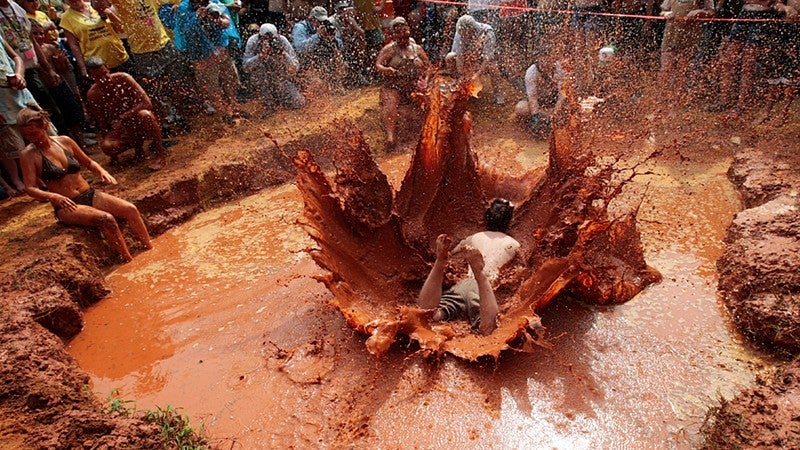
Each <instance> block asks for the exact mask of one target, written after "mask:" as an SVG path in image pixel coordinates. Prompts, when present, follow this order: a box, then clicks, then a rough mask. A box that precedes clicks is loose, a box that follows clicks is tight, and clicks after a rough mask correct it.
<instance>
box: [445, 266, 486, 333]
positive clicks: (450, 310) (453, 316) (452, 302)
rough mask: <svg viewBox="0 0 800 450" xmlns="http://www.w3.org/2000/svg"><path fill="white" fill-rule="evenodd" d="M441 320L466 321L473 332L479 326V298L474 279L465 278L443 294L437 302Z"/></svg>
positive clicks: (476, 283)
mask: <svg viewBox="0 0 800 450" xmlns="http://www.w3.org/2000/svg"><path fill="white" fill-rule="evenodd" d="M439 310H440V311H442V313H443V314H444V318H443V320H448V321H450V320H466V321H467V322H469V324H470V326H472V330H473V331H478V327H479V326H480V324H481V298H480V294H479V292H478V282H477V281H475V278H465V279H463V280H461V281H459V282H458V283H456V285H455V286H453V287H451V288H450V289H448V290H447V291H445V292H444V293H442V298H441V300H439Z"/></svg>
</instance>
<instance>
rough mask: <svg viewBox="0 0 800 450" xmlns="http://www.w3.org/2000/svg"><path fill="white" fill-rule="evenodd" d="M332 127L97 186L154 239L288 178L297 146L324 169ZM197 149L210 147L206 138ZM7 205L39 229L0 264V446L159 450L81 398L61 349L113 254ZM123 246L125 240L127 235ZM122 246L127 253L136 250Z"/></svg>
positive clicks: (97, 239)
mask: <svg viewBox="0 0 800 450" xmlns="http://www.w3.org/2000/svg"><path fill="white" fill-rule="evenodd" d="M351 119H353V120H355V121H356V122H358V120H359V118H358V117H356V118H351ZM338 126H340V123H337V122H335V121H334V122H331V123H329V126H328V128H326V129H324V130H323V129H320V130H311V131H310V132H307V133H305V134H304V135H303V136H302V137H299V138H295V139H294V140H289V141H287V142H284V143H281V144H280V147H277V146H276V145H275V143H273V142H269V141H268V140H265V139H253V140H252V145H251V146H250V147H249V148H245V149H241V152H240V153H238V154H237V155H236V158H219V155H214V152H213V151H208V152H205V151H203V150H202V149H201V154H200V155H199V156H198V160H197V161H189V162H187V163H186V165H185V166H183V167H180V168H179V169H178V171H180V173H181V175H180V176H177V177H175V176H173V177H160V178H155V179H153V178H151V179H149V180H147V181H148V182H146V183H145V182H142V180H140V179H136V176H137V174H138V172H137V171H140V169H139V168H138V167H137V168H129V169H127V170H123V172H122V173H121V177H122V178H123V179H124V178H125V177H128V178H129V180H128V182H127V183H125V184H126V185H128V186H129V187H128V189H125V190H124V191H123V189H121V188H113V187H112V188H110V189H109V188H108V187H105V186H104V189H106V190H107V192H110V193H117V192H119V193H120V195H121V196H123V197H124V198H126V199H128V200H130V201H132V202H133V203H134V204H136V206H137V207H138V208H139V210H140V212H141V213H142V216H143V217H144V219H145V222H146V223H147V224H148V228H149V230H150V232H151V234H152V235H153V236H157V235H160V234H162V233H163V232H165V231H167V230H168V229H170V228H172V227H174V226H176V225H179V224H181V223H183V222H185V221H187V220H189V219H190V218H191V217H193V216H195V215H196V214H197V213H199V212H201V211H204V210H207V209H210V208H213V207H214V206H215V205H216V204H218V203H220V202H223V201H233V200H236V199H239V198H243V197H245V196H247V195H251V194H253V193H255V192H257V191H258V190H261V189H264V188H267V187H271V186H275V185H278V184H282V183H286V182H289V181H291V180H292V179H293V178H294V169H293V167H292V165H291V162H290V160H289V159H288V157H287V156H288V155H294V154H295V153H296V151H297V150H299V149H305V150H309V151H311V152H312V153H313V154H315V155H316V157H318V158H319V159H320V160H321V161H323V162H324V165H326V166H328V167H329V166H330V161H329V160H328V158H327V156H326V155H325V154H324V152H321V149H322V147H323V146H325V145H329V144H330V142H331V136H332V135H333V136H335V135H336V134H335V133H331V132H329V131H331V130H335V129H336V127H338ZM223 139H225V138H224V137H223ZM207 145H208V147H209V148H211V147H213V146H214V145H215V142H213V141H212V142H210V143H208V144H207ZM196 146H197V144H195V147H196ZM195 150H197V149H195ZM195 153H196V152H195ZM209 159H210V161H209ZM9 209H11V211H3V212H4V214H5V215H6V217H5V218H4V219H7V220H8V221H13V220H14V219H13V215H15V214H33V215H34V216H35V218H34V219H35V220H36V221H38V219H42V220H41V224H42V225H39V224H38V223H37V229H36V231H35V233H34V236H30V235H28V236H27V238H25V239H10V240H9V242H8V245H7V246H6V248H4V256H6V257H5V258H3V261H2V264H0V267H2V272H0V293H2V295H1V296H0V297H2V298H0V336H3V337H4V339H3V340H2V343H0V412H2V413H3V414H1V415H0V442H2V447H3V448H4V449H6V448H10V449H15V448H20V449H23V448H24V449H61V448H65V449H66V448H76V446H78V447H80V446H83V447H85V448H160V447H161V446H162V444H161V440H160V430H159V428H158V427H156V426H155V425H153V424H152V423H149V422H147V421H144V420H141V419H140V418H135V417H128V416H127V415H125V414H120V413H110V412H109V411H108V408H107V407H108V405H104V404H103V403H104V402H102V401H100V400H97V399H95V398H94V396H93V395H92V394H91V393H90V390H89V389H88V384H89V382H90V377H89V375H88V374H87V373H86V372H84V371H83V370H82V369H81V368H80V367H79V366H78V364H77V362H76V361H75V360H74V359H73V358H72V356H71V355H70V354H69V353H68V352H67V350H66V342H67V341H68V340H69V339H71V338H72V337H74V336H75V335H77V334H78V333H79V332H80V330H81V329H82V327H83V312H82V309H83V308H85V307H87V306H89V305H91V304H93V303H95V302H97V301H99V300H100V299H102V298H103V297H104V296H105V295H107V294H108V292H109V290H108V288H107V287H106V284H105V279H104V275H105V273H106V272H107V271H108V270H110V269H112V268H113V267H114V266H115V265H117V264H118V263H119V262H120V259H119V257H118V256H117V255H115V254H114V253H113V251H112V250H111V249H110V248H109V247H108V246H107V245H106V244H105V243H104V242H103V240H102V238H101V236H100V234H99V233H97V232H93V231H90V230H86V229H83V228H77V227H66V226H63V225H60V224H57V223H55V222H54V221H53V220H52V218H51V217H46V216H49V215H50V214H52V212H51V211H50V210H49V205H37V204H35V203H34V202H31V201H27V202H25V203H20V202H16V203H15V204H14V205H12V206H11V207H10V208H9ZM31 211H34V212H33V213H32V212H31ZM9 216H12V217H9ZM126 228H127V227H126ZM127 241H128V242H129V243H131V242H133V240H132V239H131V238H130V236H128V239H127ZM131 250H132V252H133V253H134V254H136V253H137V252H139V251H141V250H142V249H140V248H136V247H135V246H134V247H132V248H131Z"/></svg>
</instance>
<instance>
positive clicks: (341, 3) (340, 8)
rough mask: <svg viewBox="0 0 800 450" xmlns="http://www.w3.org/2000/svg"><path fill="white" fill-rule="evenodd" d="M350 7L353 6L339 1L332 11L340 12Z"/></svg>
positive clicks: (344, 0) (343, 0) (345, 1)
mask: <svg viewBox="0 0 800 450" xmlns="http://www.w3.org/2000/svg"><path fill="white" fill-rule="evenodd" d="M351 6H353V5H352V4H350V1H349V0H341V1H338V2H336V6H334V7H333V9H334V10H336V11H341V10H343V9H345V8H349V7H351Z"/></svg>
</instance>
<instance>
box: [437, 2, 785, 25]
mask: <svg viewBox="0 0 800 450" xmlns="http://www.w3.org/2000/svg"><path fill="white" fill-rule="evenodd" d="M422 2H423V3H435V4H441V5H457V6H464V5H466V3H464V2H459V1H454V0H422ZM471 6H483V7H485V8H487V9H506V10H509V11H521V12H524V11H534V12H545V13H561V14H579V15H586V16H605V17H624V18H629V19H648V20H675V21H688V20H695V21H698V22H789V21H788V20H784V19H737V18H735V17H734V18H723V17H702V18H700V17H698V18H695V19H687V18H686V17H673V18H672V19H667V18H666V17H664V16H645V15H639V14H618V13H605V12H595V11H580V10H578V11H576V10H569V9H546V8H531V7H528V6H502V5H487V4H483V3H473V4H472V5H471Z"/></svg>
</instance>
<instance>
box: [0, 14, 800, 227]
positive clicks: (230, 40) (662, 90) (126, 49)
mask: <svg viewBox="0 0 800 450" xmlns="http://www.w3.org/2000/svg"><path fill="white" fill-rule="evenodd" d="M18 1H19V2H18V3H16V2H15V1H14V0H0V13H2V14H0V38H2V43H3V44H2V45H0V64H2V67H3V69H4V70H5V74H6V76H5V77H4V78H2V79H0V92H2V93H3V101H0V115H1V117H2V118H3V121H4V122H3V124H2V125H0V147H1V148H0V150H2V151H1V152H0V161H2V176H0V190H2V191H0V196H7V195H15V194H17V193H21V192H23V191H27V192H28V193H31V192H36V194H37V195H38V196H39V197H40V199H42V200H49V201H51V203H53V204H54V206H58V205H57V203H58V204H60V203H59V202H62V203H63V199H60V198H59V199H58V200H59V201H58V202H54V198H53V197H54V196H53V195H48V194H46V193H47V192H48V189H50V190H52V188H51V186H50V184H53V183H50V184H48V183H47V180H43V179H42V173H41V172H42V170H43V168H44V166H47V167H49V168H51V169H53V170H55V171H56V172H58V173H57V174H60V173H61V172H59V171H58V170H59V169H60V170H62V171H63V170H67V169H70V167H72V166H70V164H72V163H73V162H75V161H77V163H86V164H89V165H92V164H96V163H93V162H91V159H89V158H88V157H86V158H83V157H78V156H80V155H75V152H73V151H72V150H70V151H67V150H64V151H63V152H61V153H59V152H60V151H61V150H57V151H56V153H52V154H51V153H49V152H51V151H53V150H52V148H51V147H52V146H50V145H49V144H48V142H50V140H52V139H50V140H47V139H44V138H42V136H41V135H40V134H41V133H39V131H41V130H39V129H38V128H36V127H38V125H36V126H35V127H34V128H36V130H33V129H32V128H31V129H29V132H30V133H33V135H35V136H36V138H37V139H39V142H40V144H41V145H37V144H34V143H32V142H31V140H30V136H26V134H25V133H22V132H21V131H20V130H21V128H24V127H22V126H20V125H18V124H16V123H17V116H18V114H19V113H20V111H22V110H23V109H29V110H30V109H31V108H32V110H33V111H40V115H41V116H42V120H43V121H44V122H46V123H47V126H46V127H45V128H46V129H47V133H48V135H49V136H60V137H68V139H69V140H70V141H69V142H73V143H74V144H75V146H74V148H77V149H80V152H81V153H84V152H85V153H86V154H90V153H91V152H90V151H87V150H89V149H94V148H98V147H99V149H101V150H102V151H103V152H104V153H105V154H107V155H109V157H110V158H111V163H112V164H114V163H115V162H116V160H117V158H118V156H119V154H120V153H121V152H123V151H126V150H128V149H133V150H135V154H136V156H137V157H140V158H142V159H144V158H147V157H148V154H152V156H150V158H151V162H150V164H149V167H150V168H151V169H152V170H159V169H160V168H162V167H163V166H164V164H165V163H166V152H165V147H166V146H167V145H168V144H169V143H170V142H169V140H168V139H169V137H170V136H174V135H176V134H180V133H183V132H186V131H188V129H189V121H188V120H187V117H188V116H190V115H192V114H209V115H213V116H214V117H217V118H219V120H221V121H223V122H225V123H227V124H234V123H236V122H237V121H238V120H239V119H240V118H247V117H248V116H249V114H248V113H246V112H245V111H244V110H243V109H242V108H240V106H239V105H240V104H241V103H242V102H245V101H248V100H251V99H254V100H257V101H259V102H261V103H262V105H263V107H262V109H261V111H263V113H262V114H263V116H264V117H266V116H268V115H270V114H272V113H274V112H275V111H277V110H280V109H281V108H291V109H296V108H303V107H304V106H305V105H306V103H307V96H308V95H309V93H311V92H313V93H317V92H320V90H323V91H327V92H328V93H330V94H332V95H334V96H335V95H337V94H341V93H343V92H345V91H346V90H347V89H351V88H354V87H359V86H367V85H370V84H376V83H379V84H380V85H381V89H380V103H381V119H382V122H383V125H384V128H385V146H386V148H387V149H388V150H391V149H392V148H394V146H395V145H396V136H395V128H396V123H397V121H398V105H400V104H401V103H403V102H404V101H409V100H413V99H414V98H419V96H418V95H416V94H417V93H420V92H422V91H424V90H425V89H427V88H428V86H429V82H430V78H431V76H432V75H433V74H434V73H435V72H436V71H438V72H439V73H441V74H445V75H446V76H449V77H451V79H452V80H453V83H457V82H459V81H464V80H468V79H470V78H473V77H475V76H477V75H485V76H486V78H487V81H490V83H491V86H492V88H491V90H488V89H487V90H486V92H489V93H490V94H489V95H490V96H491V97H490V98H491V99H492V100H493V101H494V102H495V103H496V104H497V105H505V104H506V101H505V96H508V95H509V92H514V94H513V95H514V96H515V97H518V98H515V99H514V100H519V99H522V100H521V101H519V102H515V105H514V106H513V108H514V109H515V112H516V114H517V115H518V116H519V117H520V118H521V119H522V120H523V122H524V123H525V124H526V125H527V126H528V127H530V130H531V131H532V132H533V133H534V134H540V135H544V134H546V133H547V131H548V129H549V121H550V117H551V116H552V114H553V113H554V111H556V110H557V109H558V108H559V107H560V105H561V100H563V92H564V89H562V87H563V86H564V83H565V82H569V84H570V85H571V86H574V87H575V89H576V91H577V92H578V94H579V95H580V96H584V97H585V96H590V95H593V96H599V97H606V96H612V97H613V96H614V95H615V92H614V87H615V83H618V82H619V81H620V80H623V79H625V78H626V77H627V78H629V77H630V75H631V73H632V72H637V71H642V70H647V71H649V72H647V73H650V74H653V75H651V76H650V78H651V79H653V80H654V81H655V82H656V84H657V87H658V90H659V92H658V94H659V95H660V96H661V97H662V98H663V102H662V103H663V104H664V105H666V106H668V107H679V106H683V105H687V104H689V103H690V102H693V101H696V100H704V101H705V103H706V108H707V109H708V110H710V111H723V110H729V111H731V113H732V114H733V115H737V114H741V113H744V112H746V111H747V110H748V109H749V108H750V107H751V104H752V103H753V100H754V98H755V95H754V94H756V93H763V94H764V95H759V98H766V99H767V101H766V105H765V113H764V114H761V115H759V117H758V118H757V121H764V120H767V119H770V120H774V121H776V122H778V123H780V122H781V121H782V120H785V118H786V117H787V115H788V113H789V111H790V109H789V106H790V105H791V102H792V100H793V98H794V95H795V93H796V89H797V82H798V80H799V79H800V78H798V70H799V69H800V67H799V66H798V58H799V56H798V55H799V52H800V44H798V39H797V36H798V33H797V31H800V28H799V26H798V24H797V22H796V20H797V19H798V15H797V8H798V7H797V2H799V1H800V0H779V1H778V0H736V1H730V0H727V1H726V0H723V1H720V2H715V1H714V0H663V3H660V4H657V3H655V2H654V1H650V2H642V1H641V0H615V1H613V2H609V1H606V0H574V1H572V0H570V1H567V0H539V1H538V2H536V1H534V0H468V1H467V2H465V3H463V4H453V3H452V2H437V1H436V0H431V2H422V1H417V0H397V1H394V2H391V0H334V3H328V2H325V3H324V4H321V5H320V4H318V3H319V2H317V3H308V0H302V1H298V2H292V1H290V0H92V1H91V2H89V1H87V0H64V1H63V3H62V0H18ZM707 19H714V20H707ZM719 19H727V20H719ZM656 73H657V75H655V74H656ZM623 91H624V95H627V96H628V97H630V96H631V94H632V90H631V87H630V86H628V87H627V88H625V89H623ZM634 91H635V89H634ZM778 100H782V101H783V105H782V106H781V108H780V111H779V113H778V114H774V115H772V116H770V113H771V112H772V109H773V107H774V105H775V104H776V102H777V101H778ZM31 117H32V116H31ZM37 117H38V116H37ZM36 120H38V119H36ZM36 123H38V122H36ZM39 128H41V127H39ZM30 133H29V134H30ZM40 138H41V139H40ZM165 139H167V140H166V141H165ZM53 142H56V141H53ZM65 142H66V141H65ZM57 143H60V144H64V143H63V142H61V141H58V142H57ZM26 145H27V147H26ZM42 146H43V147H44V148H42ZM57 147H58V148H61V147H64V148H70V149H72V148H73V146H72V144H68V145H67V144H64V145H61V146H57ZM62 153H63V154H62ZM68 153H69V155H67V154H68ZM28 154H34V155H35V156H30V155H28ZM26 155H28V156H26ZM48 155H49V156H48ZM70 155H72V156H74V157H76V158H77V159H74V158H73V160H72V161H71V160H70V158H69V157H68V156H70ZM51 156H52V157H51ZM54 162H55V165H53V166H52V167H50V166H51V163H54ZM77 163H76V164H77ZM26 164H28V166H26ZM73 166H74V164H73ZM91 167H94V166H91ZM91 167H88V166H87V168H91ZM98 167H99V166H98ZM101 169H102V168H101ZM93 170H94V169H93ZM103 170H104V169H103ZM66 173H68V174H70V175H71V172H69V170H67V172H66ZM54 177H55V179H57V180H61V178H58V177H57V176H55V175H54ZM59 182H60V181H58V182H55V185H56V190H58V183H59ZM75 185H76V186H78V185H80V186H81V187H83V184H81V183H75ZM32 195H33V194H32ZM75 205H77V204H76V203H75V202H67V205H66V206H68V207H70V208H72V207H73V206H75ZM62 206H63V205H62ZM88 206H89V207H92V205H91V204H89V205H88ZM76 208H77V206H76ZM79 209H80V208H79ZM57 216H58V214H57Z"/></svg>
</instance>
